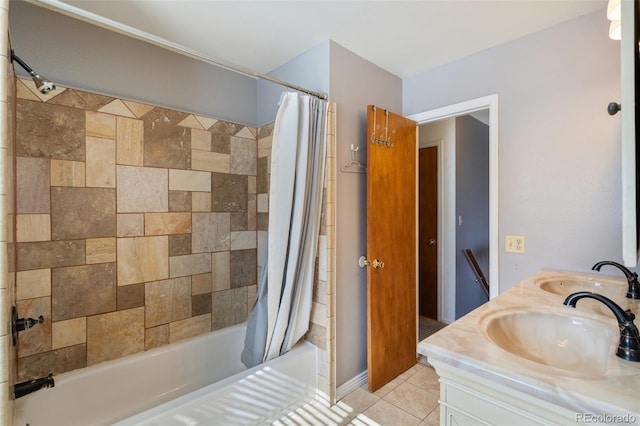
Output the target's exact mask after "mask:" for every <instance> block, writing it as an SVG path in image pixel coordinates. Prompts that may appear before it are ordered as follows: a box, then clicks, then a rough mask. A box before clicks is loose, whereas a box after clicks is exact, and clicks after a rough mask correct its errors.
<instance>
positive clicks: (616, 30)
mask: <svg viewBox="0 0 640 426" xmlns="http://www.w3.org/2000/svg"><path fill="white" fill-rule="evenodd" d="M609 38H610V39H611V40H620V39H622V28H621V27H620V21H619V20H616V21H611V24H609Z"/></svg>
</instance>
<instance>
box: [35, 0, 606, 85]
mask: <svg viewBox="0 0 640 426" xmlns="http://www.w3.org/2000/svg"><path fill="white" fill-rule="evenodd" d="M29 1H32V2H35V3H38V1H39V0H29ZM47 1H48V2H51V0H47ZM65 3H68V4H71V5H73V6H76V7H78V8H81V9H84V10H86V11H89V12H92V13H95V14H98V15H100V16H103V17H106V18H109V19H112V20H115V21H118V22H120V23H122V24H125V25H129V26H131V27H134V28H136V29H139V30H142V31H144V32H147V33H150V34H153V35H154V36H156V37H161V38H164V39H167V40H170V41H172V42H174V43H177V44H180V45H182V46H185V47H187V48H189V49H192V50H195V51H198V52H201V53H202V54H203V55H204V56H208V57H212V58H216V59H221V60H224V61H227V62H230V63H233V64H237V65H240V66H243V67H246V68H249V69H252V70H254V71H256V72H259V73H268V72H270V71H272V70H273V69H275V68H277V67H278V66H280V65H282V64H284V63H286V62H288V61H289V60H291V59H293V58H295V57H296V56H298V55H300V54H301V53H303V52H305V51H306V50H308V49H310V48H312V47H314V46H316V45H318V44H320V43H322V42H323V41H326V40H329V39H331V40H333V41H335V42H337V43H338V44H340V45H342V46H344V47H346V48H347V49H349V50H351V51H352V52H354V53H356V54H357V55H359V56H361V57H363V58H365V59H367V60H369V61H370V62H373V63H375V64H377V65H378V66H380V67H381V68H384V69H385V70H387V71H389V72H391V73H393V74H395V75H397V76H398V77H401V78H405V77H410V76H413V75H415V74H417V73H419V72H422V71H425V70H428V69H431V68H434V67H437V66H439V65H443V64H445V63H448V62H451V61H454V60H456V59H459V58H462V57H465V56H468V55H470V54H473V53H475V52H479V51H481V50H484V49H487V48H490V47H492V46H496V45H499V44H502V43H505V42H507V41H510V40H513V39H515V38H519V37H522V36H525V35H527V34H530V33H533V32H536V31H539V30H541V29H544V28H548V27H550V26H553V25H555V24H558V23H560V22H562V21H566V20H568V19H571V18H574V17H577V16H580V15H584V14H587V13H590V12H593V11H595V10H597V9H604V8H605V7H606V0H502V1H496V0H422V1H416V0H414V1H400V0H392V1H338V0H334V1H312V0H298V1H242V0H236V1H215V0H200V1H192V0H65ZM603 13H604V11H603Z"/></svg>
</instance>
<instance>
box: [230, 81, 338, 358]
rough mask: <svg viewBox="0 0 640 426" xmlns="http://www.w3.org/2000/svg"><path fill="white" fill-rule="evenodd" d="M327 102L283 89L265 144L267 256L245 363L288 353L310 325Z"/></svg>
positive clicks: (252, 319)
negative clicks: (267, 165)
mask: <svg viewBox="0 0 640 426" xmlns="http://www.w3.org/2000/svg"><path fill="white" fill-rule="evenodd" d="M327 111H328V103H327V102H326V101H323V100H321V99H318V98H316V97H313V96H308V95H301V94H299V93H296V92H285V93H283V95H282V98H281V100H280V108H279V109H278V113H277V116H276V121H275V126H274V130H273V142H272V148H271V181H270V184H269V228H268V233H267V235H268V236H267V248H266V250H265V255H266V261H265V262H263V265H264V266H263V269H262V273H261V274H260V279H259V282H258V294H257V298H256V302H255V304H254V306H253V308H252V310H251V313H250V314H249V319H248V322H247V335H246V337H245V347H244V350H243V352H242V355H241V359H242V362H243V363H244V364H245V365H246V366H247V367H253V366H254V365H257V364H260V363H262V362H265V361H268V360H270V359H273V358H276V357H278V356H280V355H282V354H284V353H285V352H287V351H288V350H289V349H291V347H293V345H294V344H295V343H296V342H297V341H298V340H300V338H301V337H302V336H304V334H305V333H306V332H307V331H308V329H309V320H310V317H311V304H312V296H313V282H314V271H315V259H316V252H317V247H318V235H319V231H320V214H321V209H322V187H323V183H324V167H325V157H326V146H327V142H326V119H327V113H328V112H327Z"/></svg>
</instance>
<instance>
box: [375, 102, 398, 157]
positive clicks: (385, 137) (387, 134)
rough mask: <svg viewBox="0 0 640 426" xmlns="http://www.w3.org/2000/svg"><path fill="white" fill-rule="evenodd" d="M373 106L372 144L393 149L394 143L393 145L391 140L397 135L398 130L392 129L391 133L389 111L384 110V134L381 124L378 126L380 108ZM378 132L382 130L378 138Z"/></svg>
mask: <svg viewBox="0 0 640 426" xmlns="http://www.w3.org/2000/svg"><path fill="white" fill-rule="evenodd" d="M372 106H373V129H371V142H372V143H377V144H380V145H384V146H388V147H392V146H393V143H391V138H392V137H393V136H394V135H395V134H396V129H391V131H389V111H387V110H386V109H383V111H384V118H385V123H384V133H382V130H381V129H380V124H376V116H377V111H378V108H377V107H376V106H375V105H372ZM378 130H380V135H379V136H376V134H377V132H378Z"/></svg>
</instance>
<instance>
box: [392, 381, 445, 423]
mask: <svg viewBox="0 0 640 426" xmlns="http://www.w3.org/2000/svg"><path fill="white" fill-rule="evenodd" d="M384 400H385V401H387V402H389V403H391V404H393V405H395V406H396V407H398V408H401V409H402V410H404V411H406V412H408V413H410V414H411V415H413V416H415V417H417V418H419V419H421V420H422V419H424V418H425V417H427V415H428V414H429V413H430V412H431V410H433V409H434V408H435V407H436V406H437V405H438V396H437V395H434V394H432V393H431V392H427V391H425V390H423V389H420V388H419V387H417V386H416V385H412V384H411V383H408V382H404V383H402V384H401V385H400V386H398V387H397V388H395V389H394V390H392V391H391V392H389V393H388V394H387V395H386V396H385V397H384Z"/></svg>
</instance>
